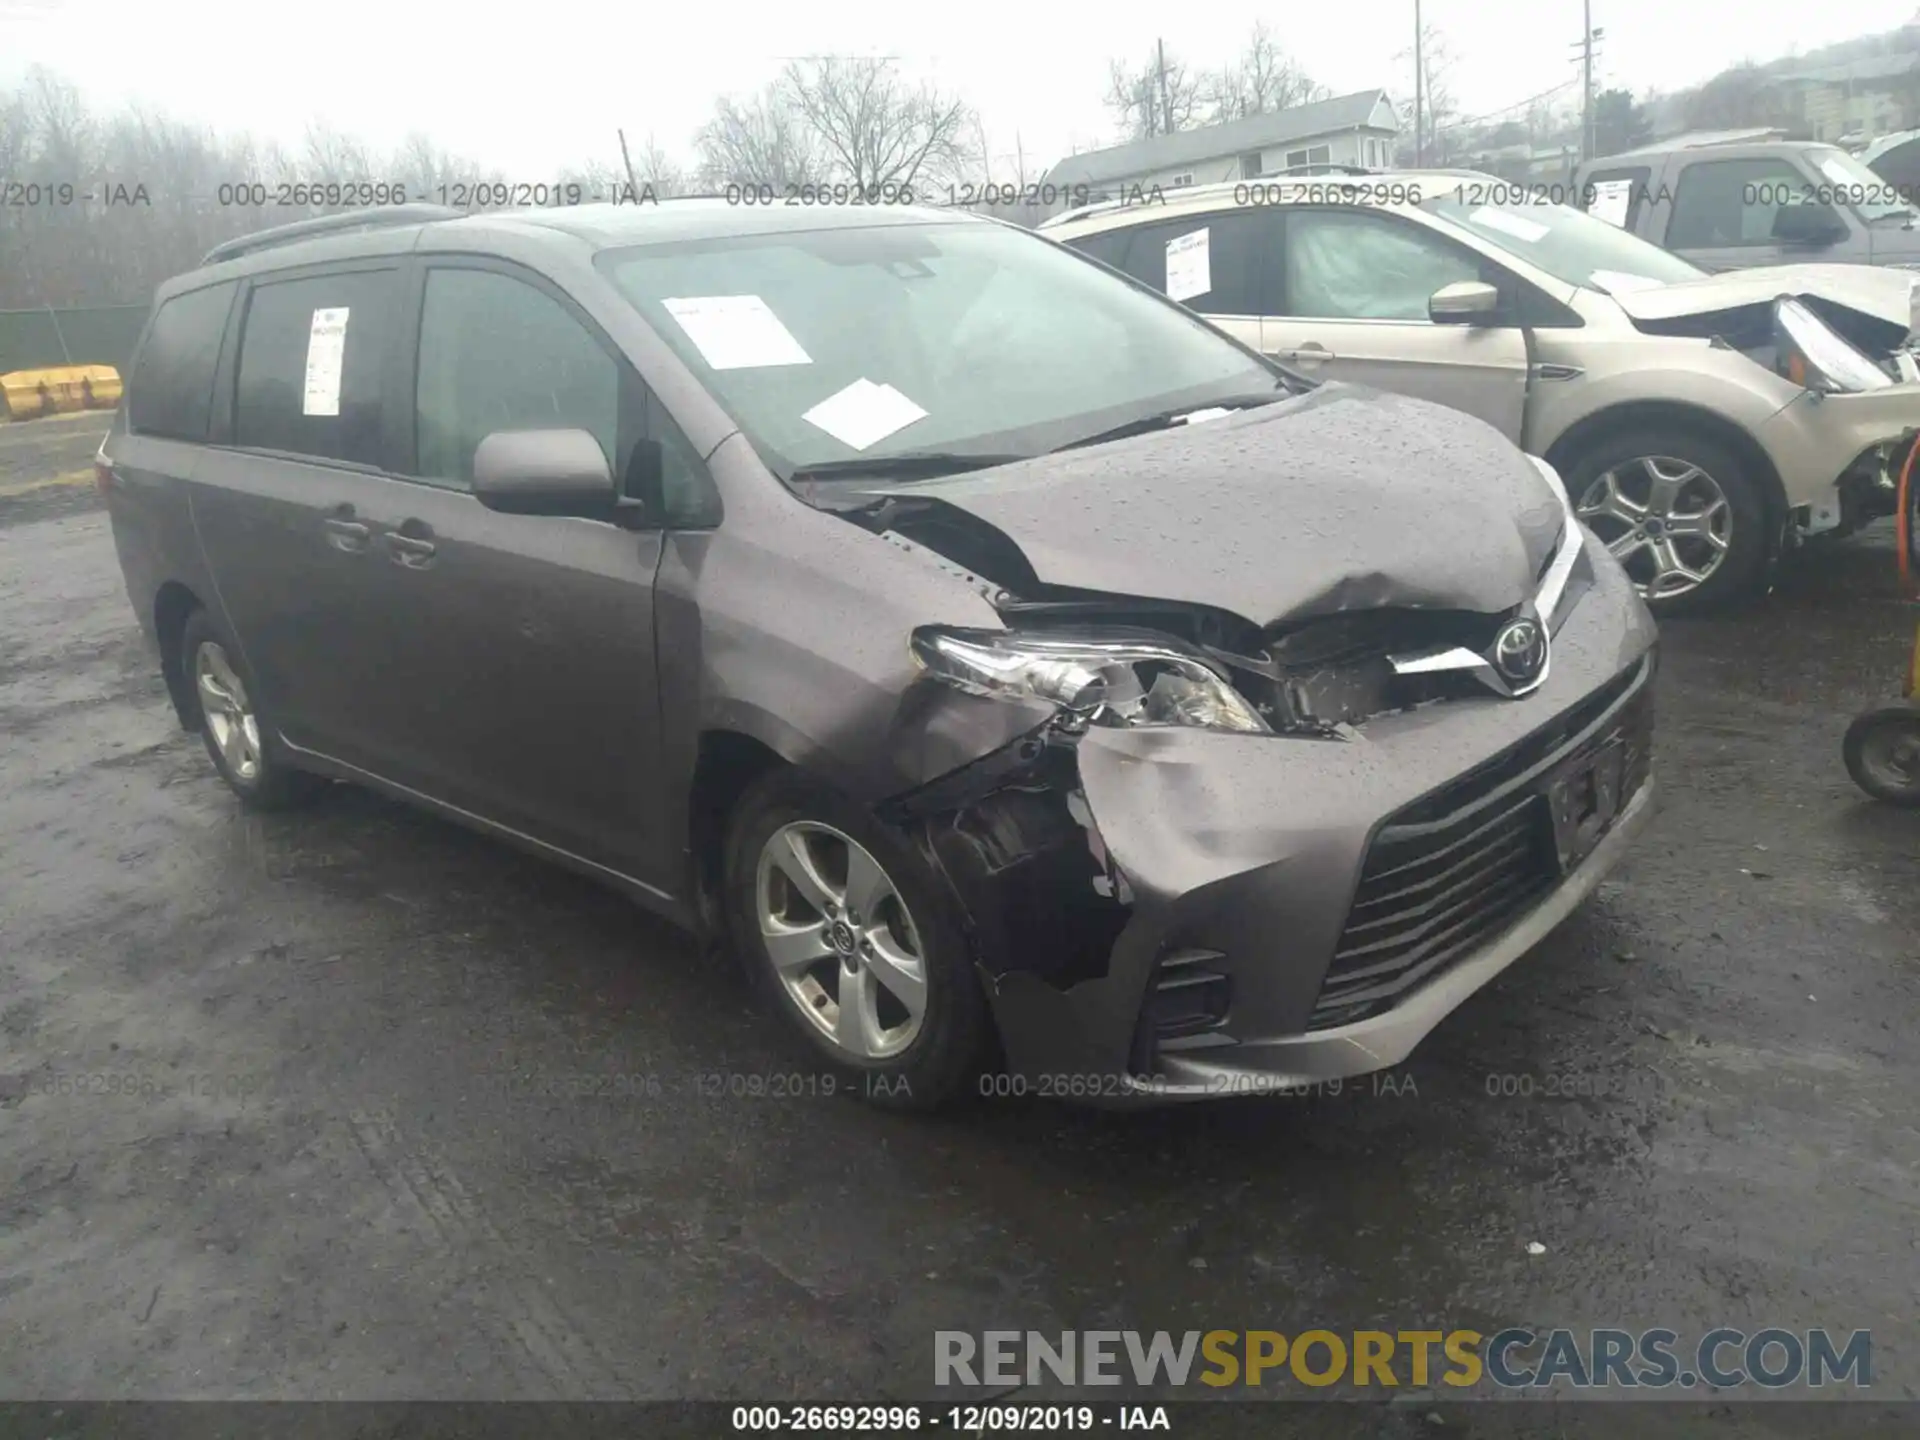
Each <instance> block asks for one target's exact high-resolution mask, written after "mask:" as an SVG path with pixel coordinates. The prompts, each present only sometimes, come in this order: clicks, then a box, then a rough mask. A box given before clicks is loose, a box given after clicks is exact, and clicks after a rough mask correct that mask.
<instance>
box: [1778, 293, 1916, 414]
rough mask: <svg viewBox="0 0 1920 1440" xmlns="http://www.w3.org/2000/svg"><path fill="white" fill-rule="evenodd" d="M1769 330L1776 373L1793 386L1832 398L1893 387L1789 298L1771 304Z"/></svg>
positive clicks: (1889, 379) (1824, 324)
mask: <svg viewBox="0 0 1920 1440" xmlns="http://www.w3.org/2000/svg"><path fill="white" fill-rule="evenodd" d="M1773 329H1774V334H1775V336H1776V338H1777V340H1778V342H1779V343H1778V350H1779V362H1778V363H1779V369H1780V373H1781V374H1782V375H1784V376H1785V377H1786V378H1787V379H1789V380H1791V381H1792V382H1793V383H1794V384H1796V385H1804V386H1805V387H1806V388H1807V389H1809V390H1814V391H1819V392H1821V393H1824V394H1828V395H1835V394H1849V393H1852V392H1854V391H1859V390H1878V389H1880V388H1882V387H1883V386H1887V385H1891V384H1893V377H1892V376H1890V375H1888V374H1887V372H1886V371H1884V370H1882V369H1881V368H1880V367H1879V366H1878V365H1876V364H1874V363H1873V361H1871V360H1869V359H1868V358H1867V357H1866V356H1865V355H1862V354H1861V353H1860V352H1859V351H1858V350H1856V349H1854V348H1853V346H1851V345H1849V344H1848V343H1847V342H1846V341H1845V340H1843V339H1841V338H1840V336H1839V335H1838V334H1837V333H1836V332H1835V331H1834V330H1833V328H1832V327H1831V326H1829V325H1828V324H1827V322H1826V321H1824V320H1822V319H1821V318H1820V317H1819V316H1818V315H1816V314H1814V313H1813V311H1812V310H1810V309H1808V308H1807V307H1806V306H1805V305H1803V304H1801V303H1800V302H1799V301H1798V300H1795V299H1793V298H1792V297H1791V296H1786V295H1783V296H1781V297H1780V298H1779V299H1778V300H1776V301H1774V302H1773Z"/></svg>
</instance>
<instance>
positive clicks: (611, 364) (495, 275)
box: [414, 267, 711, 519]
mask: <svg viewBox="0 0 1920 1440" xmlns="http://www.w3.org/2000/svg"><path fill="white" fill-rule="evenodd" d="M414 420H415V429H414V434H415V449H416V452H417V455H418V460H417V463H416V465H415V473H416V474H418V475H419V476H420V477H421V478H422V479H425V480H434V481H437V482H439V483H441V484H445V485H450V486H454V487H458V488H465V487H467V486H470V485H471V484H472V483H473V456H474V452H475V451H476V450H478V449H479V447H480V442H481V441H482V440H484V439H486V437H487V436H488V435H490V434H492V433H493V432H494V431H496V430H585V431H586V432H587V433H588V434H590V435H592V436H593V438H594V439H595V440H597V441H599V442H600V449H601V452H602V453H603V454H605V455H606V457H607V468H608V469H609V471H610V472H611V473H612V474H614V475H615V476H624V475H625V473H626V471H627V467H628V465H629V464H630V463H631V460H632V455H633V447H634V443H635V441H637V440H638V439H640V438H641V437H643V436H644V437H648V438H651V439H653V440H656V441H658V442H659V443H660V445H661V447H662V451H663V457H662V458H663V461H664V467H663V484H664V488H665V492H666V493H665V495H664V496H662V497H659V498H660V499H661V500H663V501H664V503H665V505H666V510H667V515H668V516H669V517H670V518H672V517H678V518H680V519H686V518H688V517H690V516H692V515H694V514H695V513H697V512H700V511H702V510H704V509H705V508H706V506H707V502H708V501H709V499H710V498H711V497H710V493H709V491H710V482H708V481H707V480H706V479H705V471H704V468H703V467H702V466H701V464H700V461H699V458H698V457H697V456H696V455H694V453H693V449H692V446H691V444H690V442H688V441H687V440H686V438H685V437H684V436H683V435H682V434H681V433H680V430H679V428H678V427H677V426H675V425H674V424H673V423H672V421H671V420H670V419H669V418H668V417H667V415H666V412H665V411H664V409H662V407H661V406H660V404H659V402H658V400H656V399H655V398H654V397H653V396H652V394H651V393H649V392H648V391H646V389H645V388H644V386H643V385H642V383H641V381H640V378H639V376H638V375H637V374H636V373H635V372H634V370H633V368H632V367H631V366H630V365H628V364H626V363H625V362H624V361H622V360H620V359H618V358H616V357H615V356H614V354H612V353H611V352H610V351H609V350H608V348H607V347H606V346H605V345H603V344H602V343H601V341H600V339H599V337H598V336H596V335H595V334H594V333H593V332H592V331H591V330H589V329H588V328H587V327H586V326H585V325H584V324H582V323H581V322H580V320H579V319H578V318H577V317H575V316H574V314H573V313H572V312H571V311H570V310H569V309H568V308H567V307H566V306H565V305H563V304H561V303H560V302H559V301H558V300H556V299H554V298H553V297H552V296H551V295H548V294H546V293H545V292H544V291H542V290H540V289H539V288H537V287H536V286H533V285H530V284H528V283H527V282H525V281H524V280H519V279H516V278H514V277H513V276H511V275H503V274H501V273H499V272H498V271H494V270H478V269H467V268H460V267H446V268H436V269H432V270H429V271H428V272H427V287H426V301H425V304H424V306H423V308H422V311H421V316H420V365H419V375H418V378H417V381H416V384H415V388H414ZM635 498H636V499H652V498H654V497H648V496H636V497H635Z"/></svg>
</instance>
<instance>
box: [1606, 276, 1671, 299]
mask: <svg viewBox="0 0 1920 1440" xmlns="http://www.w3.org/2000/svg"><path fill="white" fill-rule="evenodd" d="M1590 278H1591V279H1592V281H1593V283H1594V284H1595V285H1598V286H1599V287H1600V288H1601V289H1602V290H1604V291H1606V292H1607V293H1608V294H1609V295H1631V294H1632V293H1633V292H1634V291H1636V290H1658V289H1659V288H1660V287H1661V285H1663V284H1665V283H1666V282H1665V281H1662V280H1649V279H1648V278H1647V277H1646V276H1644V275H1630V274H1628V273H1627V272H1626V271H1625V270H1596V271H1594V272H1593V274H1592V276H1591V277H1590Z"/></svg>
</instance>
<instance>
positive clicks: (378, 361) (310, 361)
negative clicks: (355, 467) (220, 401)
mask: <svg viewBox="0 0 1920 1440" xmlns="http://www.w3.org/2000/svg"><path fill="white" fill-rule="evenodd" d="M399 295H400V277H399V273H398V272H397V271H394V270H358V271H348V272H345V273H342V274H338V275H321V276H312V277H309V278H307V279H302V280H278V281H272V282H269V283H265V284H261V285H257V286H255V287H254V290H253V294H252V297H251V298H250V299H249V300H248V302H247V318H246V324H245V328H244V329H243V330H242V331H241V335H240V375H239V388H238V391H237V392H236V395H235V399H234V413H233V429H234V443H235V444H236V445H242V446H255V447H258V448H260V449H263V450H282V451H286V452H288V453H289V454H294V455H309V456H313V457H315V458H317V459H326V460H345V461H348V462H351V463H354V464H360V465H379V464H381V463H382V460H383V449H384V435H383V431H382V425H383V421H384V411H383V408H382V403H381V394H382V383H383V372H384V369H385V365H386V359H387V345H388V341H389V339H390V337H391V326H392V320H393V314H394V310H395V307H396V306H397V305H398V303H399Z"/></svg>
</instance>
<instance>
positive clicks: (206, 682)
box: [193, 640, 260, 784]
mask: <svg viewBox="0 0 1920 1440" xmlns="http://www.w3.org/2000/svg"><path fill="white" fill-rule="evenodd" d="M193 682H194V686H195V688H197V689H198V690H199V692H200V710H201V713H202V714H203V715H205V716H206V721H207V730H208V732H209V733H210V734H211V735H212V736H213V744H214V748H215V749H216V750H218V751H219V752H220V758H221V760H222V761H224V762H225V764H226V767H227V771H228V773H229V774H231V775H232V776H233V777H234V778H235V779H236V780H239V781H241V782H243V783H249V784H250V783H252V782H253V781H255V780H258V779H259V778H260V722H259V720H258V719H257V718H255V716H254V713H253V704H252V702H251V701H250V700H248V699H247V687H246V686H245V685H244V684H242V683H241V680H240V676H239V674H238V673H237V672H236V671H235V670H234V668H233V664H232V662H231V661H229V660H228V659H227V652H226V651H225V650H224V649H223V648H221V646H220V644H219V642H217V641H214V640H207V641H203V642H202V643H201V645H200V648H199V650H198V651H197V652H195V654H194V657H193Z"/></svg>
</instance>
